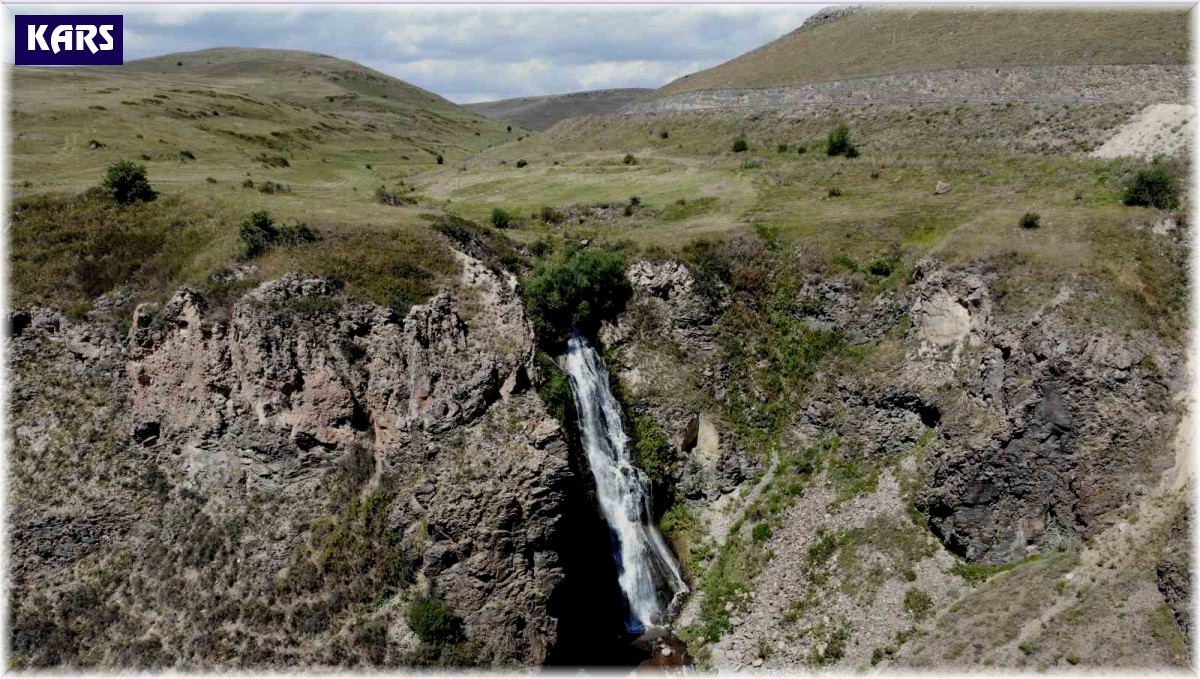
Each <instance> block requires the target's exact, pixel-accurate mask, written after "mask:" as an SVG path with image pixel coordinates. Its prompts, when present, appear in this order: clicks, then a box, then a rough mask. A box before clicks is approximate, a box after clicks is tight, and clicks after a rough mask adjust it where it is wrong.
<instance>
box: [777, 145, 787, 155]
mask: <svg viewBox="0 0 1200 679" xmlns="http://www.w3.org/2000/svg"><path fill="white" fill-rule="evenodd" d="M775 150H776V151H779V152H780V153H787V152H788V145H787V144H780V145H779V146H777V147H776V149H775Z"/></svg>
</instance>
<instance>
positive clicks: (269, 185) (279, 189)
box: [258, 180, 292, 194]
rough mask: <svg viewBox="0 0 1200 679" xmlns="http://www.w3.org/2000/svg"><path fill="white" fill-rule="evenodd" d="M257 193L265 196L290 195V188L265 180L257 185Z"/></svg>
mask: <svg viewBox="0 0 1200 679" xmlns="http://www.w3.org/2000/svg"><path fill="white" fill-rule="evenodd" d="M258 192H259V193H266V194H276V193H291V192H292V187H290V186H288V185H287V184H280V183H278V182H273V181H270V180H267V181H265V182H263V183H262V184H259V185H258Z"/></svg>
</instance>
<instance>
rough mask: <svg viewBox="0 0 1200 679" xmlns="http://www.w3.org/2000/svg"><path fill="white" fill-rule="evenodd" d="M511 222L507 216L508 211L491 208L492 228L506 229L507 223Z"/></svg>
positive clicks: (500, 208) (510, 218)
mask: <svg viewBox="0 0 1200 679" xmlns="http://www.w3.org/2000/svg"><path fill="white" fill-rule="evenodd" d="M511 221H512V217H511V216H510V215H509V214H508V211H506V210H505V209H504V208H502V207H494V208H492V226H494V227H496V228H497V229H507V228H508V225H509V222H511Z"/></svg>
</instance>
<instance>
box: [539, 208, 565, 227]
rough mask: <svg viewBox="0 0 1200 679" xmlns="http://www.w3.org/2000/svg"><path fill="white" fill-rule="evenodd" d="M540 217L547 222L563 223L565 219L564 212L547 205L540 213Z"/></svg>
mask: <svg viewBox="0 0 1200 679" xmlns="http://www.w3.org/2000/svg"><path fill="white" fill-rule="evenodd" d="M538 218H539V219H541V220H542V221H543V222H545V223H547V224H561V223H562V220H563V213H561V212H559V211H558V210H555V209H554V208H552V207H549V206H546V207H543V208H542V209H541V212H539V213H538Z"/></svg>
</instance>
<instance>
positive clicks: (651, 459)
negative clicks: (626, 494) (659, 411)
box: [630, 415, 675, 484]
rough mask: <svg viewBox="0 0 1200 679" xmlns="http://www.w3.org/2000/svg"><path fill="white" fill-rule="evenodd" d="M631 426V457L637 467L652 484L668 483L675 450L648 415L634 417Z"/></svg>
mask: <svg viewBox="0 0 1200 679" xmlns="http://www.w3.org/2000/svg"><path fill="white" fill-rule="evenodd" d="M630 419H631V420H632V424H633V427H632V429H633V431H632V434H633V455H634V460H635V461H636V462H637V466H638V467H639V468H640V469H641V470H642V471H644V472H646V476H647V477H648V478H649V479H650V480H651V481H652V482H654V483H657V484H662V483H666V482H668V481H670V475H671V467H673V466H674V464H675V448H674V447H673V446H672V445H671V443H670V441H668V440H667V437H666V435H665V434H663V432H662V429H660V428H659V426H658V423H657V422H655V421H654V418H652V417H650V416H649V415H636V416H634V417H632V418H630Z"/></svg>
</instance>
